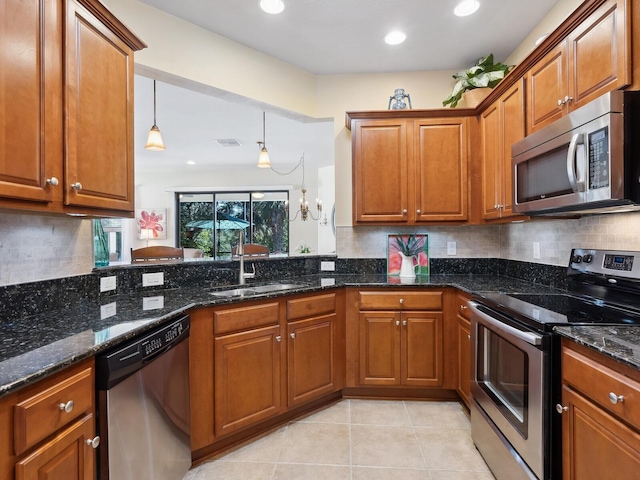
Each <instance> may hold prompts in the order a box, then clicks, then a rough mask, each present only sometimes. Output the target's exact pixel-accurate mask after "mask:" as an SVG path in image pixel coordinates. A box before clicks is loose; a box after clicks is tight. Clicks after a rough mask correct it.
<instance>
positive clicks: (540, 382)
mask: <svg viewBox="0 0 640 480" xmlns="http://www.w3.org/2000/svg"><path fill="white" fill-rule="evenodd" d="M470 306H471V330H472V333H471V334H472V342H471V345H472V361H473V364H474V365H473V378H472V382H471V393H472V397H473V399H474V401H475V402H477V405H478V406H479V407H480V408H481V409H482V411H483V412H484V414H485V415H484V416H483V417H484V418H487V421H488V422H489V423H490V424H491V427H492V428H493V430H497V432H499V433H498V435H499V436H500V435H501V436H502V437H503V438H501V439H500V440H502V441H503V443H504V440H505V439H506V441H507V442H508V444H509V446H510V447H511V449H512V450H515V451H516V452H517V455H516V456H519V457H520V458H521V459H522V460H523V461H524V462H525V463H526V465H527V466H528V467H529V468H530V469H531V471H532V472H533V473H534V474H535V476H536V477H537V478H543V475H544V470H545V468H544V451H545V450H544V438H545V426H544V425H545V410H544V399H545V394H544V388H545V383H546V378H545V377H546V374H545V372H546V368H545V362H546V357H547V355H545V353H544V351H543V349H542V344H543V339H544V337H543V336H542V335H539V334H537V333H534V332H531V331H527V330H526V329H525V328H524V327H522V326H519V325H518V324H517V323H516V322H514V321H513V320H511V319H510V318H508V317H507V316H505V315H502V314H500V313H499V312H495V311H493V310H491V309H489V308H487V307H485V306H483V305H479V304H477V303H475V302H470ZM472 417H473V411H472ZM473 422H474V419H473V418H472V423H473ZM474 440H475V439H474ZM476 443H478V442H476ZM478 448H479V449H480V451H481V453H482V449H481V448H480V446H478ZM511 449H509V450H511ZM486 460H487V463H489V464H490V465H491V460H490V459H486ZM518 460H519V459H518Z"/></svg>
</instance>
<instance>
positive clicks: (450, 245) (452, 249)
mask: <svg viewBox="0 0 640 480" xmlns="http://www.w3.org/2000/svg"><path fill="white" fill-rule="evenodd" d="M447 255H456V242H447Z"/></svg>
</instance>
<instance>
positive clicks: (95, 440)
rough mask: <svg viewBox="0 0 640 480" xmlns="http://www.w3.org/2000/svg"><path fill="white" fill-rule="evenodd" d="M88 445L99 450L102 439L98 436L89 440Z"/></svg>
mask: <svg viewBox="0 0 640 480" xmlns="http://www.w3.org/2000/svg"><path fill="white" fill-rule="evenodd" d="M87 445H88V446H90V447H91V448H98V446H99V445H100V437H99V436H98V435H96V436H95V437H93V438H87Z"/></svg>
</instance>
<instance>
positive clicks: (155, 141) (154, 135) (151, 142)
mask: <svg viewBox="0 0 640 480" xmlns="http://www.w3.org/2000/svg"><path fill="white" fill-rule="evenodd" d="M144 148H146V149H147V150H153V151H156V152H158V151H161V150H164V149H165V147H164V142H163V141H162V136H161V135H160V129H159V128H158V125H156V81H155V80H154V81H153V126H152V127H151V130H149V136H148V137H147V144H146V145H145V146H144Z"/></svg>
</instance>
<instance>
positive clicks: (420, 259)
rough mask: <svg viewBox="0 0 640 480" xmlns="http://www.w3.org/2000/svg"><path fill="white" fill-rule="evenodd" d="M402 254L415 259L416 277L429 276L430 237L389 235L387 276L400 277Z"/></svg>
mask: <svg viewBox="0 0 640 480" xmlns="http://www.w3.org/2000/svg"><path fill="white" fill-rule="evenodd" d="M401 254H402V255H405V256H406V257H411V258H412V259H413V266H414V270H415V273H416V275H429V236H428V235H427V234H426V233H412V234H406V235H400V234H390V235H389V237H388V239H387V275H400V268H401V266H402V255H401Z"/></svg>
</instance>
